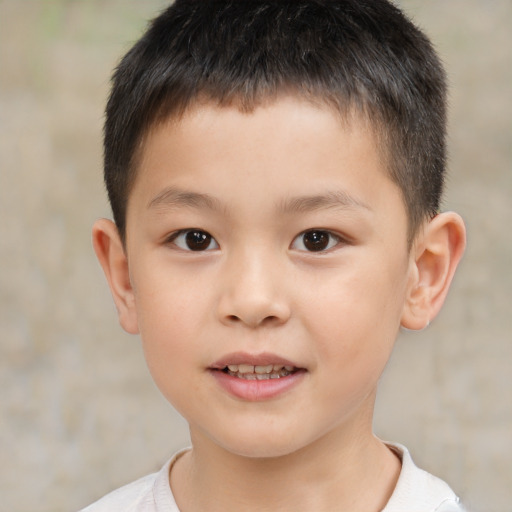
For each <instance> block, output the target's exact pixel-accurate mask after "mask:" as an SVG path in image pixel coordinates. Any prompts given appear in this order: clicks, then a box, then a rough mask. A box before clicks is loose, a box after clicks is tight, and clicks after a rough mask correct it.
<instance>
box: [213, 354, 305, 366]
mask: <svg viewBox="0 0 512 512" xmlns="http://www.w3.org/2000/svg"><path fill="white" fill-rule="evenodd" d="M235 364H251V365H254V366H267V365H270V364H273V365H282V366H294V367H295V368H300V366H299V365H298V364H297V363H295V362H294V361H290V360H289V359H286V358H284V357H281V356H279V355H277V354H272V353H270V352H262V353H260V354H249V353H247V352H233V353H231V354H226V355H224V356H222V357H221V358H220V359H218V360H217V361H215V362H214V363H213V364H212V365H211V366H210V368H211V369H213V370H222V369H224V368H226V366H228V365H235Z"/></svg>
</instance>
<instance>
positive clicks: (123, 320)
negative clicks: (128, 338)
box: [92, 219, 139, 334]
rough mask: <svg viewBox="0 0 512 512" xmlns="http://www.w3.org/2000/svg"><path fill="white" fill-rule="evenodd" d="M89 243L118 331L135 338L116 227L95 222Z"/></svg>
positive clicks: (124, 262) (132, 297)
mask: <svg viewBox="0 0 512 512" xmlns="http://www.w3.org/2000/svg"><path fill="white" fill-rule="evenodd" d="M92 243H93V246H94V251H95V252H96V256H97V258H98V260H99V262H100V265H101V267H102V268H103V272H105V277H106V278H107V281H108V285H109V286H110V291H111V292H112V297H113V298H114V302H115V305H116V308H117V314H118V317H119V323H120V324H121V327H122V328H123V329H124V330H125V331H126V332H128V333H130V334H138V332H139V327H138V322H137V310H136V307H135V295H134V293H133V287H132V284H131V280H130V272H129V269H128V259H127V257H126V253H125V250H124V246H123V243H122V241H121V237H120V236H119V231H118V230H117V227H116V225H115V224H114V223H113V222H112V221H111V220H107V219H100V220H97V221H96V222H95V223H94V226H93V228H92Z"/></svg>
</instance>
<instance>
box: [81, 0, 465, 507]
mask: <svg viewBox="0 0 512 512" xmlns="http://www.w3.org/2000/svg"><path fill="white" fill-rule="evenodd" d="M444 138H445V79H444V72H443V70H442V67H441V65H440V63H439V60H438V58H437V57H436V55H435V53H434V51H433V50H432V47H431V45H430V43H429V41H428V40H427V39H426V37H425V36H424V35H423V34H422V33H421V32H420V31H419V30H418V29H417V28H416V27H414V25H412V23H411V22H410V21H408V20H407V19H406V18H405V17H404V15H403V14H402V13H401V12H400V11H399V10H398V9H397V8H396V7H394V6H393V5H391V4H390V3H388V2H387V0H372V2H361V1H360V0H332V1H329V0H316V1H313V0H311V1H304V0H298V1H276V0H262V1H244V2H241V1H236V0H231V1H229V0H225V1H204V0H203V1H192V0H182V1H179V0H178V1H177V2H176V3H175V4H174V5H173V6H171V7H170V8H169V9H168V10H167V11H165V12H164V13H163V14H162V15H160V16H159V17H158V18H157V19H156V20H155V21H154V22H153V23H152V25H151V26H150V28H149V29H148V31H147V32H146V34H145V35H144V36H143V37H142V39H141V40H140V41H139V42H138V43H137V44H136V45H135V46H134V47H133V48H132V50H130V51H129V52H128V54H127V55H126V56H125V57H124V59H123V60H122V62H121V64H120V65H119V67H118V69H117V71H116V73H115V76H114V81H113V88H112V93H111V96H110V99H109V103H108V106H107V118H106V125H105V179H106V184H107V189H108V193H109V198H110V201H111V205H112V208H113V213H114V219H115V224H114V223H112V222H110V221H108V220H100V221H98V222H97V223H96V224H95V226H94V231H93V240H94V246H95V250H96V253H97V255H98V258H99V260H100V262H101V264H102V266H103V269H104V271H105V274H106V277H107V280H108V282H109V285H110V287H111V291H112V294H113V297H114V300H115V303H116V306H117V309H118V314H119V320H120V323H121V325H122V327H123V328H124V329H125V330H126V331H128V332H129V333H134V334H135V333H140V335H141V339H142V343H143V347H144V352H145V356H146V359H147V362H148V365H149V368H150V371H151V374H152V376H153V378H154V379H155V382H156V383H157V385H158V386H159V388H160V389H161V391H162V392H163V394H164V395H165V396H166V398H167V399H168V400H169V401H170V402H171V403H172V404H173V405H174V406H175V407H176V409H177V410H178V411H179V412H180V413H181V414H182V415H183V416H184V417H185V418H186V420H187V421H188V423H189V426H190V435H191V440H192V448H191V449H189V450H185V451H183V452H180V453H178V454H177V455H175V456H174V457H173V458H172V459H171V460H170V461H169V462H168V463H167V464H166V465H165V466H164V468H163V469H162V470H161V471H160V472H159V473H158V474H155V475H150V476H148V477H145V478H142V479H141V480H138V481H137V482H134V483H133V484H130V485H128V486H126V487H124V488H122V489H120V490H118V491H115V492H114V493H111V494H110V495H108V496H107V497H105V498H103V499H102V500H100V501H99V502H97V503H96V504H94V505H91V506H90V507H89V508H87V509H86V510H87V511H89V512H93V511H94V512H96V511H109V512H111V511H116V510H119V511H144V512H146V511H147V512H149V511H156V510H158V511H163V510H165V511H174V512H175V511H178V510H179V511H182V512H190V511H205V510H208V511H217V510H222V511H230V510H243V511H251V510H259V511H261V510H269V511H275V510H279V511H281V510H293V511H302V510H308V511H329V512H331V511H337V510H347V511H366V512H373V511H374V512H377V511H382V510H384V511H386V512H400V511H404V512H405V511H406V512H431V511H432V512H433V511H438V512H440V511H444V512H446V511H456V510H462V508H461V506H460V505H459V503H458V499H457V497H456V496H455V494H454V493H453V492H452V491H451V489H450V488H449V487H448V486H447V485H446V484H445V483H444V482H442V481H441V480H439V479H437V478H435V477H433V476H431V475H428V474H427V473H425V472H423V471H421V470H419V469H418V468H416V467H415V466H414V464H413V462H412V460H411V458H410V455H409V454H408V452H407V450H406V449H405V448H404V447H402V446H400V445H391V444H385V443H383V442H381V441H380V440H379V439H377V438H376V437H375V436H374V435H373V433H372V430H371V425H372V414H373V406H374V400H375V394H376V388H377V382H378V380H379V377H380V375H381V373H382V371H383V369H384V366H385V365H386V362H387V360H388V358H389V356H390V353H391V350H392V347H393V344H394V341H395V338H396V336H397V333H398V330H399V328H400V326H402V327H405V328H408V329H422V328H424V327H425V326H426V325H428V323H429V321H430V320H432V318H433V317H434V316H435V315H436V314H437V312H438V311H439V309H440V308H441V305H442V303H443V300H444V298H445V296H446V293H447V292H448V288H449V284H450V281H451V279H452V276H453V274H454V271H455V268H456V266H457V263H458V261H459V260H460V257H461V255H462V252H463V249H464V244H465V235H464V226H463V223H462V220H461V219H460V217H459V216H458V215H456V214H454V213H439V201H440V194H441V189H442V184H443V174H444V164H445V147H444V144H445V143H444Z"/></svg>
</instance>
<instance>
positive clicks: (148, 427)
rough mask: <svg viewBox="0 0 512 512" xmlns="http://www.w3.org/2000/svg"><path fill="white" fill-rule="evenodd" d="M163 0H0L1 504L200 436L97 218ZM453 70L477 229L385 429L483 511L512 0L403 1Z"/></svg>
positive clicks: (107, 472) (115, 479)
mask: <svg viewBox="0 0 512 512" xmlns="http://www.w3.org/2000/svg"><path fill="white" fill-rule="evenodd" d="M165 4H166V2H164V1H162V0H144V1H143V0H103V1H100V0H74V1H72V0H67V1H65V0H60V1H58V0H48V1H45V0H41V1H35V0H32V1H31V0H0V342H1V344H0V350H1V352H0V389H1V393H0V461H1V464H0V512H27V511H31V512H32V511H43V512H59V511H74V510H77V509H79V508H80V507H81V506H84V505H85V504H87V503H89V502H91V501H93V500H94V499H96V498H98V497H99V496H101V495H102V494H104V493H105V492H107V491H108V490H110V489H113V488H114V487H117V486H119V485H121V484H123V483H126V482H128V481H131V480H133V479H135V478H137V477H139V476H142V475H144V474H146V473H148V472H150V471H153V470H156V469H157V468H159V467H160V465H161V464H162V463H163V462H164V461H165V460H166V459H167V458H168V456H169V455H170V454H171V453H172V452H173V451H174V450H176V449H177V448H179V447H181V446H183V445H184V444H186V443H187V442H188V441H187V434H186V426H185V424H184V422H183V420H181V419H180V418H179V417H178V416H177V414H176V413H175V412H174V411H173V410H172V409H171V407H170V406H169V405H168V404H167V403H166V402H165V400H164V399H163V398H162V397H161V396H160V394H159V392H158V391H157V390H156V388H155V386H154V385H153V383H152V381H151V379H150V377H149V375H148V372H147V370H146V368H145V364H144V361H143V357H142V353H141V348H140V345H139V340H138V339H137V338H136V337H130V336H128V335H126V334H124V333H123V332H122V331H121V329H120V327H119V326H118V324H117V319H116V315H115V310H114V307H113V304H112V301H111V298H110V295H109V291H108V289H107V286H106V284H105V282H104V278H103V275H102V273H101V270H100V268H99V266H98V264H97V263H96V260H95V257H94V254H93V251H92V248H91V243H90V228H91V225H92V223H93V222H94V220H95V219H96V218H97V217H100V216H109V215H110V212H109V208H108V206H107V203H106V197H105V193H104V191H103V184H102V175H101V127H102V116H103V112H102V111H103V107H104V103H105V98H106V95H107V91H108V82H109V76H110V72H111V69H112V68H113V67H114V65H115V64H116V62H117V60H118V58H119V57H120V56H121V54H122V53H123V52H125V51H126V50H127V49H128V48H129V46H130V45H131V44H132V43H133V42H134V41H135V40H136V39H137V38H138V36H139V35H140V34H141V31H142V30H143V28H144V26H145V24H146V22H147V20H148V19H150V18H152V17H153V16H154V15H155V14H156V13H157V12H158V11H160V10H161V9H162V8H163V7H164V5H165ZM400 4H401V5H402V6H403V7H404V9H405V10H406V11H407V12H408V13H409V14H410V15H411V16H412V17H413V18H414V19H415V20H416V21H417V22H418V23H419V24H420V25H421V26H422V27H423V28H424V29H425V30H426V31H427V33H428V34H429V35H430V36H431V37H432V39H433V40H434V42H435V44H436V45H437V48H438V50H439V52H440V53H441V55H442V57H443V59H444V61H445V63H446V66H447V68H448V71H449V75H450V80H451V116H450V139H451V142H450V146H451V152H450V153H451V158H450V174H451V177H450V179H449V181H448V187H447V195H446V201H445V205H446V208H449V209H454V210H457V211H459V212H460V213H461V214H462V215H463V216H464V218H465V220H466V222H467V227H468V240H469V247H468V250H467V253H466V256H465V259H464V261H463V263H462V266H461V268H460V271H459V273H458V275H457V277H456V279H455V283H454V285H453V289H452V291H451V293H450V295H449V297H448V301H447V304H446V307H445V309H444V311H443V312H442V314H441V315H440V316H439V317H438V318H437V320H436V321H435V322H434V323H433V325H431V326H430V328H429V329H427V330H426V331H424V332H421V333H415V334H407V335H404V336H402V338H401V339H400V340H399V342H398V344H397V347H396V351H395V354H394V357H393V359H392V361H391V363H390V364H389V367H388V369H387V370H386V373H385V375H384V378H383V381H382V388H381V392H380V397H379V403H378V407H377V413H376V418H375V430H376V432H377V434H379V435H380V436H381V437H382V438H385V439H388V440H396V441H400V442H402V443H404V444H406V445H407V446H408V447H409V448H410V449H411V451H412V453H413V455H414V457H415V459H416V461H417V462H418V463H419V464H420V465H422V466H423V467H425V468H426V469H428V470H430V471H431V472H433V473H436V474H438V475H440V476H441V477H443V478H445V479H446V480H448V481H449V482H450V484H451V485H452V487H453V488H454V489H455V490H456V491H457V492H458V493H459V494H460V495H461V496H462V497H463V499H464V501H465V502H466V503H467V506H468V508H469V509H470V510H471V511H474V512H510V510H511V507H512V485H511V483H512V391H511V390H512V368H511V367H512V322H511V318H512V310H511V305H510V303H511V298H512V278H511V275H512V272H511V268H512V265H511V264H512V230H511V224H512V199H511V198H512V172H511V171H512V169H511V167H512V121H511V120H512V105H511V98H512V94H511V92H512V91H511V89H512V87H511V84H512V2H511V1H510V0H486V1H483V0H429V1H426V0H424V1H420V0H402V1H401V2H400Z"/></svg>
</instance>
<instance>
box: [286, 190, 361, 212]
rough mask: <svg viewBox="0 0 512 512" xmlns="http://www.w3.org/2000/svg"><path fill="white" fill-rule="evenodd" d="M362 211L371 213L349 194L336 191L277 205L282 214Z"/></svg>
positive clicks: (290, 200) (292, 198)
mask: <svg viewBox="0 0 512 512" xmlns="http://www.w3.org/2000/svg"><path fill="white" fill-rule="evenodd" d="M331 208H334V209H342V210H347V209H364V210H368V211H371V208H370V207H369V206H368V205H367V204H365V203H364V202H362V201H361V200H359V199H357V198H355V197H354V196H352V195H350V194H349V193H347V192H345V191H343V190H338V191H329V192H327V193H325V194H319V195H311V196H299V197H291V198H289V199H287V200H285V201H283V202H282V203H281V204H280V205H279V210H280V211H281V212H282V213H305V212H309V211H314V210H323V209H331Z"/></svg>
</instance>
